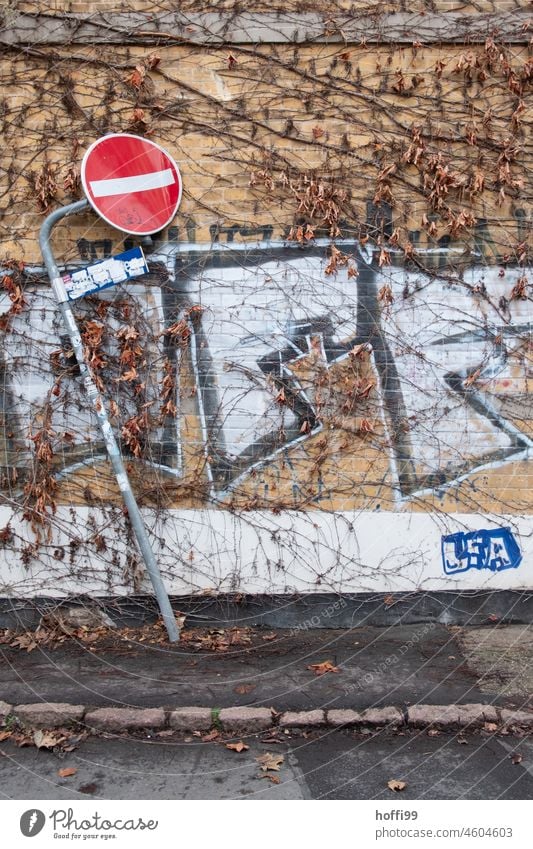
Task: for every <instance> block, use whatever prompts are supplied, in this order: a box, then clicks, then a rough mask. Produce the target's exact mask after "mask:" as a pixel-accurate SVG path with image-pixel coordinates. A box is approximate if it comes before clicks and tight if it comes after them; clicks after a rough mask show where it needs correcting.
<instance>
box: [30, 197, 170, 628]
mask: <svg viewBox="0 0 533 849" xmlns="http://www.w3.org/2000/svg"><path fill="white" fill-rule="evenodd" d="M88 205H89V203H88V201H86V200H80V201H77V202H76V203H71V204H69V205H68V206H62V207H61V208H60V209H56V210H54V212H52V213H51V214H50V215H49V216H48V217H47V218H45V220H44V222H43V225H42V227H41V231H40V233H39V244H40V246H41V253H42V255H43V259H44V264H45V265H46V270H47V272H48V276H49V278H50V282H51V284H52V289H53V290H54V294H55V296H56V298H57V301H58V305H59V309H60V311H61V315H62V318H63V322H64V324H65V328H66V330H67V333H68V335H69V338H70V342H71V344H72V350H73V351H74V355H75V357H76V360H77V362H78V365H79V367H80V372H81V375H82V378H83V383H84V385H85V389H86V392H87V395H88V396H89V401H90V402H91V404H92V407H93V409H94V411H95V413H96V417H97V419H98V424H99V426H100V430H101V432H102V436H103V438H104V442H105V446H106V449H107V453H108V456H109V459H110V460H111V465H112V467H113V471H114V473H115V477H116V479H117V483H118V486H119V489H120V491H121V493H122V498H123V499H124V503H125V505H126V507H127V510H128V515H129V517H130V521H131V525H132V528H133V531H134V533H135V537H136V539H137V544H138V546H139V549H140V551H141V554H142V558H143V560H144V563H145V566H146V568H147V570H148V574H149V575H150V580H151V582H152V586H153V588H154V592H155V595H156V598H157V603H158V604H159V609H160V611H161V615H162V616H163V621H164V623H165V627H166V629H167V633H168V638H169V640H170V642H172V643H174V642H177V641H178V640H179V638H180V632H179V628H178V625H177V622H176V617H175V616H174V613H173V611H172V607H171V605H170V600H169V597H168V593H167V591H166V589H165V586H164V584H163V580H162V578H161V572H160V571H159V567H158V565H157V563H156V559H155V557H154V553H153V551H152V547H151V545H150V540H149V539H148V535H147V533H146V528H145V526H144V522H143V518H142V516H141V511H140V510H139V505H138V504H137V502H136V500H135V496H134V494H133V490H132V488H131V484H130V482H129V479H128V475H127V472H126V469H125V467H124V463H123V462H122V457H121V454H120V449H119V447H118V444H117V441H116V439H115V435H114V433H113V429H112V427H111V424H110V422H109V419H108V417H107V412H106V409H105V406H104V403H103V400H102V397H101V395H100V393H99V392H98V389H97V387H96V384H95V382H94V380H93V377H92V375H91V371H90V369H89V366H88V365H87V363H86V362H85V357H84V354H83V345H82V340H81V336H80V332H79V329H78V326H77V324H76V319H75V318H74V314H73V312H72V309H71V307H70V303H69V300H68V295H67V292H66V289H65V284H64V282H63V278H62V277H61V275H60V273H59V268H58V267H57V263H56V261H55V258H54V254H53V252H52V248H51V244H50V237H51V233H52V228H53V227H54V225H55V224H57V222H58V221H60V220H61V219H62V218H64V217H65V215H72V214H73V213H76V212H81V211H82V210H84V209H85V208H86V207H87V206H88Z"/></svg>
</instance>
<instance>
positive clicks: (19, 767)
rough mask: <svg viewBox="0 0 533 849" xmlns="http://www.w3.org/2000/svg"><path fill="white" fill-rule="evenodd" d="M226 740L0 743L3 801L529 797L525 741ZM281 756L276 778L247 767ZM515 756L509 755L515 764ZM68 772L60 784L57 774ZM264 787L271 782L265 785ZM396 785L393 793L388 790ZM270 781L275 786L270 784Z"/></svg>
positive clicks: (531, 753) (333, 735)
mask: <svg viewBox="0 0 533 849" xmlns="http://www.w3.org/2000/svg"><path fill="white" fill-rule="evenodd" d="M269 737H270V735H269V734H268V733H265V734H263V735H259V736H253V737H250V738H245V739H244V742H245V743H246V745H248V746H249V748H248V749H246V750H244V751H242V752H240V753H238V752H236V751H233V750H230V749H228V748H226V743H227V742H228V740H222V739H221V740H218V741H214V742H202V741H201V740H199V739H198V738H194V737H193V738H191V737H189V738H187V739H186V740H185V739H183V738H182V739H178V738H177V737H172V738H171V737H156V738H146V739H137V740H132V739H118V738H111V737H110V738H108V739H97V738H92V739H88V740H86V741H85V742H83V743H82V744H81V745H80V747H79V748H78V749H76V750H75V751H74V752H71V753H68V754H55V753H53V752H49V751H45V750H42V749H41V750H38V749H36V748H34V747H24V748H17V747H15V746H14V745H13V743H11V742H10V741H9V740H6V741H4V742H2V743H0V752H1V756H0V798H4V799H18V800H22V799H28V800H30V799H31V800H37V799H57V800H59V799H90V798H93V799H139V798H141V799H385V800H388V801H391V800H392V799H394V798H395V797H396V795H397V797H398V799H399V798H401V800H402V802H404V801H406V800H408V799H417V800H418V799H522V800H524V799H533V740H527V739H526V738H517V737H511V736H508V737H496V736H493V735H483V734H470V735H466V736H461V735H458V734H444V733H443V734H441V735H440V736H436V737H429V736H428V735H427V733H426V732H420V733H415V732H410V733H408V732H406V733H405V734H395V733H393V732H378V733H376V734H373V735H367V736H362V735H355V734H354V733H352V732H348V731H343V732H342V731H330V732H327V733H326V732H322V733H319V732H313V734H311V735H309V736H307V737H305V736H291V737H287V736H284V735H281V738H282V739H281V741H280V742H272V739H271V738H270V739H269ZM265 753H271V754H272V755H276V756H282V757H283V760H282V761H281V762H280V763H279V764H278V765H279V770H275V769H271V770H268V771H266V772H265V771H263V770H262V769H261V765H260V764H259V763H257V761H256V760H255V759H256V758H257V757H260V756H261V755H264V754H265ZM517 755H518V757H517ZM65 767H72V768H74V769H75V770H76V772H75V774H74V775H71V776H70V777H68V778H60V777H59V776H58V770H60V769H62V768H65ZM272 779H273V780H272ZM392 779H396V780H399V781H403V782H405V784H406V786H405V789H404V790H403V791H401V794H395V793H394V792H393V791H391V790H390V789H389V787H388V786H387V782H388V781H390V780H392ZM278 780H279V783H278Z"/></svg>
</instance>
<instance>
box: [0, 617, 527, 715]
mask: <svg viewBox="0 0 533 849" xmlns="http://www.w3.org/2000/svg"><path fill="white" fill-rule="evenodd" d="M201 633H202V632H200V631H198V635H199V637H198V640H196V638H195V636H194V635H193V638H192V639H189V640H188V641H185V642H180V643H179V644H177V645H172V646H169V645H168V644H150V643H149V642H146V641H144V642H141V641H140V639H135V636H134V635H133V636H131V635H130V636H129V637H128V638H127V639H125V638H117V639H115V640H114V641H111V642H110V641H107V642H105V643H103V644H96V643H95V644H87V643H82V642H80V641H79V640H76V639H69V640H67V641H66V642H64V643H62V644H61V645H58V646H57V647H43V646H38V647H36V648H34V650H33V651H31V652H27V651H25V650H21V649H19V648H12V647H6V646H5V645H2V646H0V655H1V658H2V662H1V664H0V700H3V701H5V702H7V703H9V704H11V705H17V704H23V703H36V702H41V701H45V702H68V703H70V704H81V705H92V706H101V707H105V706H112V705H113V706H123V707H160V706H162V705H164V706H165V707H166V708H168V709H172V708H178V707H180V706H190V705H201V706H203V707H206V708H211V709H223V708H227V707H233V706H253V707H261V706H264V707H270V706H274V707H275V708H276V710H280V711H281V710H283V711H287V710H290V711H300V710H313V709H316V708H320V709H327V710H331V709H354V710H357V711H360V710H364V709H367V708H372V707H379V706H387V705H397V706H399V707H400V708H402V709H405V708H407V707H408V706H409V705H412V704H426V705H431V704H434V705H446V704H470V703H484V704H494V705H499V706H502V707H510V708H528V707H529V706H530V705H531V704H532V702H533V698H532V697H533V681H532V677H531V669H532V668H533V639H532V634H533V628H532V627H531V626H522V625H514V626H507V627H506V626H498V627H494V626H489V627H485V628H480V627H477V628H472V629H468V628H462V629H459V628H446V627H445V626H443V625H439V624H435V623H427V624H418V625H399V626H394V627H390V628H373V627H366V628H354V629H352V630H346V629H343V630H323V629H321V630H316V631H314V630H305V629H300V630H292V631H288V630H276V631H272V630H268V629H262V628H257V629H247V630H246V631H241V632H238V633H237V638H236V641H235V644H231V645H229V646H228V647H226V649H225V650H213V649H212V648H209V645H210V644H211V643H213V644H214V645H216V637H217V634H219V635H220V634H221V633H222V634H223V632H220V631H217V632H214V638H213V639H212V640H204V641H202V639H201V638H200V637H201ZM209 633H211V632H209ZM205 646H207V647H205ZM326 661H328V662H329V663H330V665H331V666H333V667H335V668H336V669H337V670H338V671H328V672H326V673H325V674H322V675H318V674H316V672H317V671H318V670H315V669H309V667H310V666H313V665H315V664H321V663H324V662H326Z"/></svg>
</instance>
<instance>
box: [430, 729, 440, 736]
mask: <svg viewBox="0 0 533 849" xmlns="http://www.w3.org/2000/svg"><path fill="white" fill-rule="evenodd" d="M428 737H440V731H439V730H438V729H437V728H430V729H429V731H428Z"/></svg>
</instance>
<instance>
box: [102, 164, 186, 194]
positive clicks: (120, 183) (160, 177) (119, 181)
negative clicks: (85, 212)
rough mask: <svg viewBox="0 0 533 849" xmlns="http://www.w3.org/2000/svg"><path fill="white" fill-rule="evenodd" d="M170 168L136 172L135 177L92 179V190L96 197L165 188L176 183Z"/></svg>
mask: <svg viewBox="0 0 533 849" xmlns="http://www.w3.org/2000/svg"><path fill="white" fill-rule="evenodd" d="M175 182H176V181H175V179H174V174H173V173H172V171H171V169H170V168H165V170H164V171H152V172H150V173H149V174H135V176H134V177H115V178H114V179H112V180H91V191H92V193H93V195H94V196H95V198H103V197H109V196H110V195H130V194H133V193H134V192H147V191H149V190H150V189H163V188H164V187H165V186H171V185H172V184H173V183H175Z"/></svg>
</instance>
